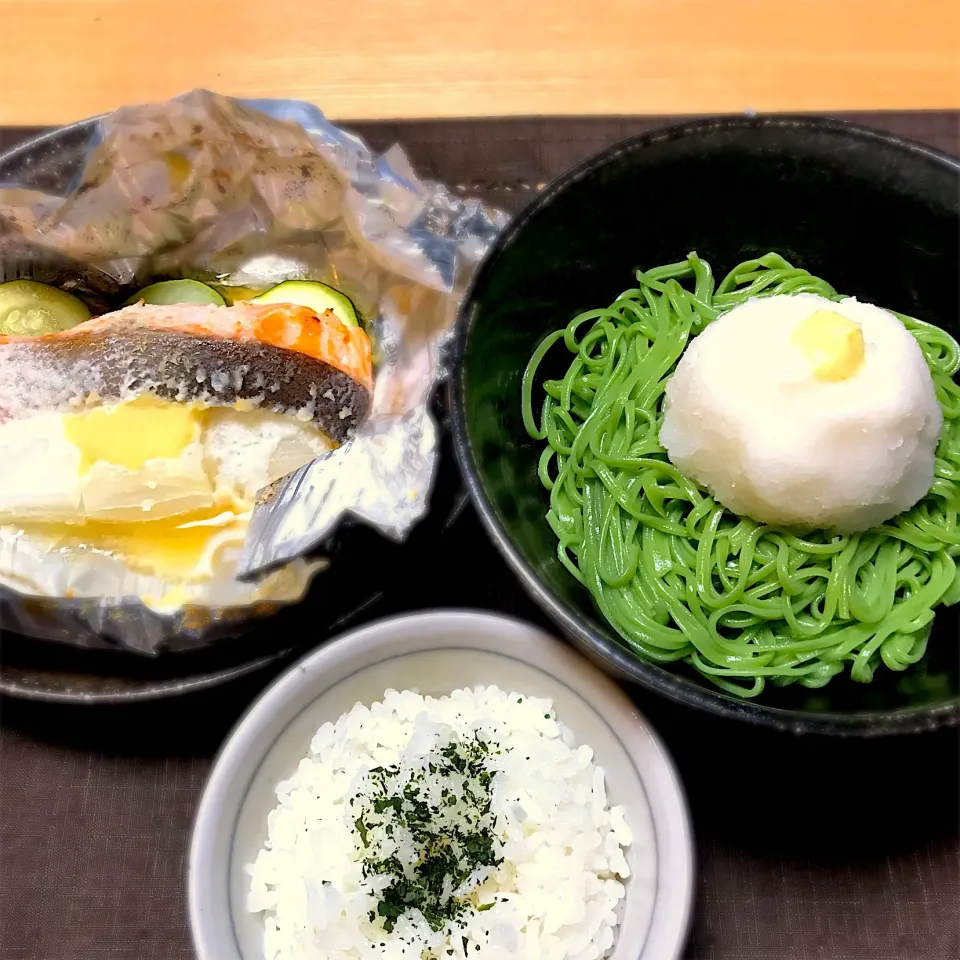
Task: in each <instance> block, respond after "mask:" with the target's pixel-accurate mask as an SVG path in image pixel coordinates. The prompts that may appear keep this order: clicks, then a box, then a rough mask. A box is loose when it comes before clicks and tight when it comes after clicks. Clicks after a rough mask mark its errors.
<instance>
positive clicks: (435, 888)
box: [350, 735, 503, 933]
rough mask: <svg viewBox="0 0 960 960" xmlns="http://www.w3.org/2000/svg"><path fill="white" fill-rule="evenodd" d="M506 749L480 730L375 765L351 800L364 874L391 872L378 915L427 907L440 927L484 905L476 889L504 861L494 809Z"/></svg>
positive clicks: (392, 922) (393, 917)
mask: <svg viewBox="0 0 960 960" xmlns="http://www.w3.org/2000/svg"><path fill="white" fill-rule="evenodd" d="M498 752H499V751H498V750H497V749H496V747H495V746H494V745H491V744H489V743H487V742H486V741H484V740H483V739H481V738H480V737H479V735H475V736H474V738H473V739H471V740H461V739H454V740H451V741H450V742H449V743H447V744H446V745H444V746H441V747H438V748H436V749H435V750H434V751H433V752H431V753H429V754H427V755H426V756H424V757H421V758H417V760H416V761H415V762H412V763H407V762H404V763H402V764H398V765H394V766H391V767H374V768H373V769H372V770H370V772H369V773H368V774H367V775H366V777H365V778H364V781H363V784H362V786H361V788H360V790H359V791H358V793H357V795H356V796H355V797H354V798H353V799H352V800H351V803H350V807H351V816H352V817H353V818H354V820H353V826H354V827H355V829H356V833H357V842H358V845H359V851H360V858H361V861H362V863H363V876H364V878H365V879H367V880H369V879H371V878H373V877H385V878H389V882H388V883H387V884H386V886H383V885H382V884H381V883H378V884H375V888H376V889H377V890H378V891H379V892H378V893H377V894H376V896H377V898H378V904H377V909H376V910H375V911H373V910H371V912H370V921H371V922H374V921H375V920H376V919H377V917H380V918H382V922H383V929H384V930H385V931H386V932H387V933H391V932H393V930H394V928H395V927H396V924H397V920H398V919H399V918H400V917H401V916H403V915H404V914H405V913H407V912H408V911H411V910H414V909H416V910H419V911H420V912H421V913H422V914H423V917H424V919H425V920H426V921H427V923H428V924H429V925H430V927H431V929H433V930H437V931H438V930H442V929H444V928H445V927H446V926H447V925H448V924H454V923H456V921H457V920H459V919H460V918H462V917H463V916H464V915H465V914H467V913H468V912H470V911H473V910H485V909H488V908H489V906H492V904H488V905H483V906H479V907H478V906H476V905H475V903H474V901H473V900H472V899H471V897H470V894H471V892H472V891H473V890H475V889H476V888H477V887H478V886H479V885H480V884H481V883H483V881H484V880H485V879H486V878H487V877H488V876H489V874H490V873H491V871H493V870H495V869H496V868H497V867H498V866H500V864H501V863H503V857H502V856H501V843H500V840H499V839H498V830H497V818H496V815H495V814H493V813H491V804H492V797H493V786H494V779H495V773H494V772H492V771H491V769H490V764H489V762H490V759H491V756H492V755H496V754H497V753H498Z"/></svg>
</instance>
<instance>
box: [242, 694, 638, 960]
mask: <svg viewBox="0 0 960 960" xmlns="http://www.w3.org/2000/svg"><path fill="white" fill-rule="evenodd" d="M477 739H480V740H482V741H483V742H484V743H489V744H491V745H496V752H493V751H491V754H490V756H489V758H488V760H487V761H485V762H486V763H487V769H489V771H490V773H491V774H493V778H492V781H491V783H492V787H491V794H490V804H491V809H490V813H491V815H492V816H493V818H494V822H495V828H494V831H493V832H494V834H495V835H496V837H497V839H498V841H499V843H500V844H501V846H500V852H501V854H502V862H501V863H500V864H499V865H498V866H496V867H489V868H486V869H479V870H477V871H475V872H474V873H472V874H471V876H470V878H469V879H468V880H467V881H466V882H465V883H464V884H463V886H462V887H460V888H459V889H458V890H457V891H454V893H455V894H456V895H457V896H458V897H459V898H460V899H462V900H464V901H466V902H467V903H468V907H467V908H466V909H465V911H464V913H463V914H462V915H461V916H459V917H457V918H456V919H453V920H450V921H448V922H446V923H445V924H444V926H443V928H442V929H436V927H435V926H434V927H431V925H430V924H429V923H428V922H427V920H426V919H425V918H424V916H423V914H422V913H421V912H420V911H419V910H418V909H416V908H413V909H409V910H407V911H406V912H404V913H403V914H402V915H401V916H400V917H399V918H398V919H397V920H396V921H395V926H394V927H393V928H392V930H389V932H388V930H387V929H385V927H384V922H383V918H382V917H381V916H379V915H378V913H377V909H378V902H379V901H380V894H381V893H382V891H383V889H384V887H385V885H386V878H385V877H383V876H372V877H365V876H364V870H363V857H364V851H365V846H364V844H369V843H381V842H383V841H384V839H385V838H384V837H383V836H382V835H381V836H378V837H375V838H373V839H372V840H371V839H368V837H367V835H366V832H365V833H364V835H363V838H362V839H363V841H364V842H363V843H361V842H360V834H359V832H358V829H357V827H356V826H355V825H354V822H355V818H356V809H355V807H354V806H352V805H351V800H352V799H353V798H355V797H356V796H357V795H358V793H359V794H361V795H363V792H364V790H365V789H369V783H370V779H369V776H368V772H369V771H370V769H371V768H372V767H375V768H390V767H393V766H395V765H396V766H397V767H398V769H399V770H400V771H401V772H400V774H399V776H400V777H401V778H402V777H413V776H414V775H415V773H414V772H415V771H418V770H419V771H424V770H425V769H426V765H427V763H428V762H432V761H433V760H436V759H437V756H438V750H439V749H440V748H441V747H443V746H444V745H446V744H448V743H450V742H451V740H452V741H453V742H454V743H458V742H459V743H464V742H471V741H475V740H477ZM434 769H436V768H435V767H433V766H431V770H434ZM434 779H435V778H434ZM276 795H277V799H278V800H279V804H278V805H277V806H276V807H275V808H274V809H273V810H272V811H271V812H270V814H269V817H268V822H267V839H266V841H265V843H264V847H263V849H262V850H261V851H260V853H259V855H258V856H257V858H256V861H255V863H253V864H252V865H251V866H249V868H248V870H249V874H250V887H249V894H248V898H247V907H248V909H249V910H251V911H252V912H255V913H262V914H263V916H264V934H263V947H264V955H265V957H266V960H307V958H312V960H320V958H323V960H367V958H377V960H380V958H384V960H427V958H430V960H433V958H437V960H445V958H447V957H450V958H453V960H465V958H468V957H469V958H473V960H509V958H514V957H516V958H520V957H523V958H526V960H597V958H601V957H604V956H606V955H607V954H608V953H609V951H610V949H611V948H612V946H613V944H614V940H615V936H616V928H617V925H618V923H619V920H620V911H621V907H622V903H621V901H622V900H623V897H624V893H625V891H624V884H623V882H622V881H623V880H625V879H626V878H627V877H628V876H629V874H630V868H629V866H628V865H627V861H626V859H625V857H624V852H625V849H626V848H627V847H628V846H629V845H630V844H631V842H632V832H631V829H630V827H629V826H628V824H627V821H628V819H629V815H630V814H629V811H624V809H623V808H622V807H619V806H612V807H611V806H610V804H609V803H608V802H607V797H606V789H605V785H604V773H603V770H602V769H601V768H600V767H598V766H597V765H596V764H595V763H594V762H593V751H592V750H591V748H590V747H589V746H588V745H586V744H579V745H577V744H576V743H575V740H574V736H573V734H572V733H571V731H570V730H568V729H567V728H566V727H565V726H564V725H563V723H562V722H558V721H557V719H556V718H555V716H554V713H553V709H552V704H551V702H550V701H549V700H546V699H540V698H536V697H527V696H525V695H524V694H523V693H522V692H520V693H507V692H504V691H503V690H501V689H499V688H497V687H495V686H490V687H477V688H475V689H473V690H468V689H461V690H455V691H453V693H452V694H451V695H450V696H444V697H438V698H434V697H426V698H424V697H422V696H420V695H419V694H416V693H413V692H411V691H404V692H402V693H398V692H397V691H395V690H387V691H386V693H385V694H384V696H383V700H382V701H380V702H377V703H374V704H373V705H372V706H371V707H370V708H368V707H366V706H363V705H361V704H356V705H355V706H354V707H353V709H352V710H350V711H349V712H348V713H346V714H344V715H343V716H341V717H340V719H339V720H338V721H337V722H336V723H335V724H332V723H329V722H328V723H325V724H324V725H323V726H322V727H321V728H320V729H319V730H318V731H317V733H316V735H315V736H314V738H313V740H312V742H311V744H310V753H309V756H308V757H306V758H304V759H303V760H301V761H300V764H299V766H298V767H297V769H296V771H295V772H294V773H293V775H292V776H291V777H290V778H289V779H286V780H284V781H283V782H281V783H280V784H279V785H278V786H277V787H276ZM391 836H392V832H391ZM396 846H397V847H398V849H400V853H399V856H400V859H404V857H405V856H406V857H408V858H409V857H410V855H411V852H410V850H409V849H406V848H402V844H397V845H396ZM405 862H407V861H406V860H405Z"/></svg>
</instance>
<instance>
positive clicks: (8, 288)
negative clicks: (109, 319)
mask: <svg viewBox="0 0 960 960" xmlns="http://www.w3.org/2000/svg"><path fill="white" fill-rule="evenodd" d="M89 319H90V311H89V310H88V309H87V307H86V304H84V302H83V301H82V300H78V299H77V298H76V297H75V296H74V295H73V294H72V293H67V292H66V291H65V290H58V289H57V288H56V287H50V286H47V284H45V283H37V281H36V280H10V281H8V282H7V283H0V334H6V335H8V336H15V337H38V336H40V335H42V334H44V333H58V332H59V331H60V330H69V329H70V328H71V327H75V326H76V325H77V324H78V323H83V322H84V320H89Z"/></svg>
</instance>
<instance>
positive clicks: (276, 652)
mask: <svg viewBox="0 0 960 960" xmlns="http://www.w3.org/2000/svg"><path fill="white" fill-rule="evenodd" d="M96 123H97V118H92V119H90V120H84V121H82V122H80V123H76V124H73V125H71V126H68V127H62V128H59V129H56V130H53V131H50V132H46V133H42V134H40V135H37V136H34V137H33V138H31V139H29V140H26V141H24V142H21V143H20V144H18V145H16V146H14V147H13V148H12V149H10V150H9V151H7V152H6V153H4V154H3V155H2V156H0V183H3V182H7V183H19V184H23V185H25V186H29V187H33V188H34V189H37V190H43V191H50V192H54V193H59V192H63V191H64V190H66V189H67V187H68V185H69V184H70V182H71V180H72V179H73V178H74V177H75V176H76V175H77V174H78V172H79V170H80V169H81V164H82V163H83V159H84V156H85V150H86V146H87V143H88V142H89V139H90V137H91V135H92V134H93V132H94V129H95V126H96ZM3 140H6V142H7V143H9V142H10V139H9V133H6V134H5V135H4V136H2V137H0V141H3ZM0 252H2V251H0ZM4 266H6V267H7V268H9V266H10V264H9V263H0V279H7V276H6V275H2V268H3V267H4ZM53 269H54V270H55V269H56V265H55V264H54V267H53ZM70 269H71V270H72V271H74V270H75V269H76V267H75V265H71V266H70ZM38 279H43V280H47V281H48V282H52V283H56V282H57V277H56V275H51V276H50V277H46V276H44V277H40V278H38ZM108 307H109V305H105V307H104V308H105V309H106V308H108ZM434 412H435V415H436V417H437V418H438V419H439V420H441V421H442V420H443V419H444V418H445V416H446V414H445V410H444V408H443V405H442V402H441V401H440V400H439V399H438V402H437V405H436V408H435V411H434ZM441 433H442V437H443V440H442V453H441V463H440V467H439V469H438V475H437V481H436V485H435V490H434V496H433V499H432V504H431V509H430V513H429V515H428V516H427V517H426V518H425V519H424V520H423V521H422V522H421V524H420V525H419V526H418V527H417V529H416V530H415V531H414V533H413V534H412V536H411V537H410V539H409V540H408V542H407V543H406V544H397V543H393V542H389V541H386V540H384V539H383V538H382V537H380V536H379V535H378V534H377V533H375V532H373V531H371V530H369V529H367V528H363V527H350V526H345V527H343V528H342V529H341V531H340V532H339V533H338V535H337V536H336V537H335V538H334V540H333V542H332V543H330V544H329V545H328V546H329V552H330V553H331V554H332V555H333V557H334V562H333V563H332V565H331V568H330V569H329V570H328V571H326V572H324V573H322V574H320V575H318V576H317V577H316V578H315V579H314V581H313V584H312V586H311V589H310V592H309V594H308V596H307V598H306V599H305V600H304V601H303V602H302V603H300V604H298V605H296V606H293V607H289V608H287V609H285V610H283V611H282V612H281V613H279V614H278V615H276V616H274V617H272V618H270V619H268V620H265V621H262V622H260V623H259V624H257V625H256V626H255V627H253V629H252V630H251V631H250V632H249V633H247V634H245V635H244V636H242V637H240V638H232V639H231V638H227V639H222V640H218V641H216V642H214V643H212V644H210V645H208V646H204V647H203V648H201V649H198V650H195V651H188V652H183V651H178V652H174V653H169V652H168V653H163V654H161V655H159V656H156V657H149V656H140V655H137V654H133V653H127V652H121V651H119V650H118V651H110V650H96V651H94V650H85V649H81V648H74V647H69V646H66V645H62V644H59V643H54V642H50V641H44V640H35V639H31V638H25V637H21V636H17V635H15V634H12V633H10V632H3V631H0V694H6V695H9V696H14V697H20V698H26V699H32V700H43V701H51V702H71V703H87V704H98V703H119V702H127V701H133V700H152V699H157V698H161V697H167V696H175V695H179V694H183V693H187V692H191V691H195V690H202V689H205V688H208V687H212V686H215V685H218V684H221V683H224V682H226V681H229V680H234V679H237V678H239V677H243V676H246V675H248V674H252V673H255V672H257V671H265V670H267V669H269V668H273V669H280V668H281V667H282V666H283V665H284V664H286V663H288V662H290V661H291V660H292V659H294V658H295V657H296V656H297V655H298V654H302V653H303V652H304V651H305V650H307V649H309V648H310V647H313V646H315V645H316V644H318V643H320V642H322V641H323V640H324V639H325V638H326V637H328V636H331V635H332V634H333V633H336V632H337V631H338V630H341V629H343V628H345V627H347V626H349V625H350V624H351V623H353V622H354V621H355V619H357V618H358V617H360V616H361V615H367V616H369V615H371V614H373V613H383V612H384V611H385V608H384V606H383V601H384V598H385V597H386V596H394V595H396V596H401V597H405V596H410V595H411V594H412V593H414V592H415V588H416V586H417V585H418V584H417V581H418V580H422V579H423V578H422V576H421V575H419V570H420V568H421V567H422V566H423V565H424V564H428V563H430V562H431V558H432V555H433V554H434V553H436V551H437V550H438V549H441V548H442V541H441V537H442V535H443V534H444V532H445V531H446V530H447V529H448V528H449V525H450V518H451V515H452V514H454V513H456V512H457V510H458V509H459V507H460V506H462V505H463V503H464V502H465V499H466V498H465V494H464V493H463V492H462V489H461V484H460V480H459V475H458V473H457V469H456V466H455V463H454V457H453V454H452V450H451V449H450V444H449V434H448V431H447V430H446V429H445V427H444V428H443V429H442V431H441ZM401 557H403V560H402V561H401V559H400V558H401Z"/></svg>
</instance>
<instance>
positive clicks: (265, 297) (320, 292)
mask: <svg viewBox="0 0 960 960" xmlns="http://www.w3.org/2000/svg"><path fill="white" fill-rule="evenodd" d="M250 302H251V303H292V304H295V305H296V306H298V307H307V308H308V309H310V310H312V311H313V312H314V313H315V314H316V315H317V316H318V317H322V316H323V315H324V314H325V313H326V312H327V311H328V310H332V311H333V312H334V315H335V316H337V317H339V319H340V320H341V322H342V323H344V324H346V325H347V326H348V327H359V326H360V318H359V317H358V316H357V308H356V307H355V306H354V305H353V301H352V300H351V299H350V298H349V297H348V296H345V295H344V294H342V293H341V292H340V291H339V290H334V289H333V287H328V286H327V285H326V284H325V283H319V282H318V281H316V280H285V281H284V282H283V283H278V284H277V285H276V286H275V287H271V288H270V289H269V290H267V291H266V292H265V293H261V294H260V296H259V297H254V298H253V300H251V301H250Z"/></svg>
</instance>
